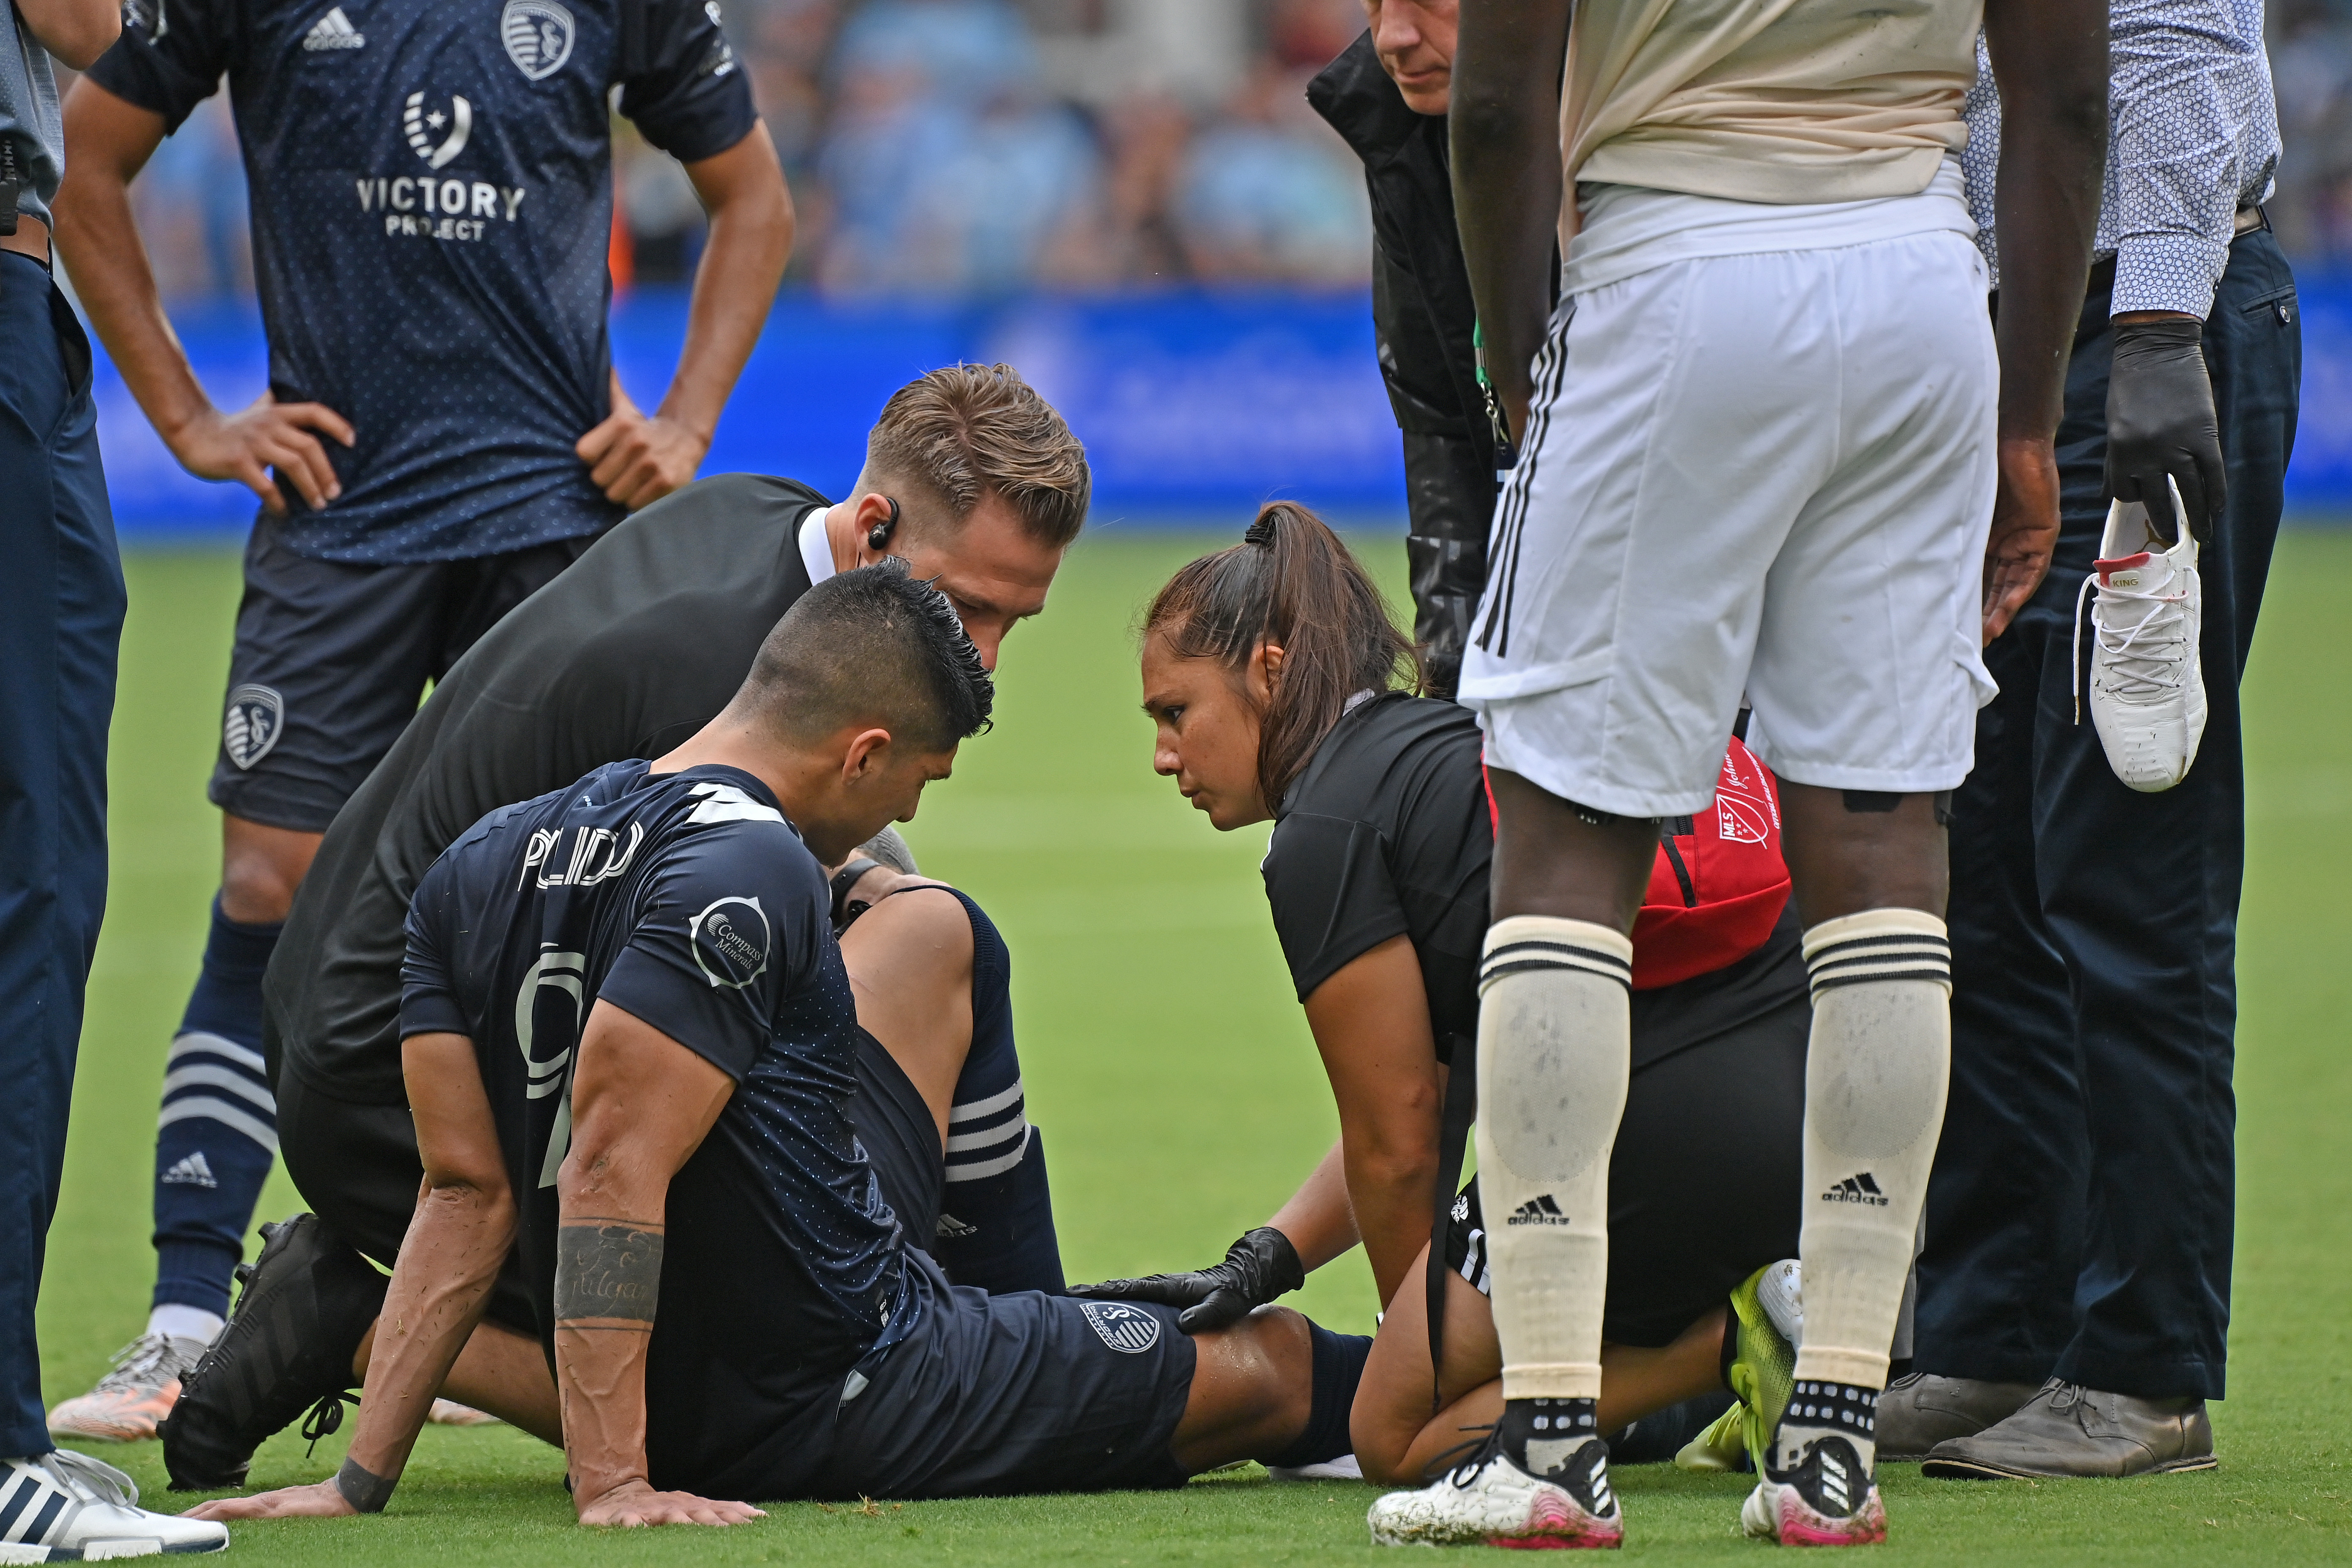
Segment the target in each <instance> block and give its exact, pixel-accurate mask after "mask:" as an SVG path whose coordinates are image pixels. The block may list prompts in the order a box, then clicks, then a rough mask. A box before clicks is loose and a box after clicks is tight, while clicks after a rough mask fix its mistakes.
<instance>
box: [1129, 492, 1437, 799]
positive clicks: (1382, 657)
mask: <svg viewBox="0 0 2352 1568" xmlns="http://www.w3.org/2000/svg"><path fill="white" fill-rule="evenodd" d="M1143 635H1144V636H1145V637H1147V638H1150V637H1165V638H1167V639H1168V644H1169V647H1170V649H1171V651H1172V652H1173V653H1175V654H1176V656H1177V657H1178V658H1213V659H1216V660H1218V661H1219V662H1220V663H1222V664H1223V665H1224V667H1225V668H1226V669H1227V671H1228V672H1229V673H1231V674H1232V675H1233V676H1234V679H1235V680H1236V681H1238V680H1239V679H1240V678H1241V673H1242V671H1243V670H1244V668H1246V667H1247V666H1248V664H1249V661H1250V656H1251V655H1252V654H1253V653H1255V651H1256V649H1257V647H1258V645H1259V644H1261V643H1272V644H1274V645H1275V646H1276V647H1280V648H1281V649H1282V655H1283V658H1282V668H1281V672H1280V674H1279V675H1278V676H1276V679H1275V680H1274V682H1273V689H1272V690H1271V691H1270V692H1269V694H1268V696H1267V699H1266V703H1265V711H1264V712H1263V713H1262V714H1261V715H1260V716H1259V721H1260V729H1259V733H1258V747H1257V784H1258V794H1259V795H1260V797H1261V798H1263V799H1264V800H1265V804H1266V806H1267V809H1269V810H1273V809H1276V808H1277V807H1279V806H1280V805H1281V803H1282V797H1283V795H1284V793H1285V792H1286V791H1287V790H1288V789H1289V788H1290V784H1291V781H1292V780H1293V779H1296V778H1297V776H1298V774H1299V771H1300V770H1301V769H1303V768H1304V767H1306V766H1307V759H1308V758H1309V757H1312V756H1313V755H1314V754H1315V748H1316V747H1317V746H1318V745H1320V744H1321V743H1322V741H1323V737H1324V736H1325V735H1326V734H1328V732H1329V731H1330V729H1331V726H1332V725H1334V724H1336V723H1338V722H1339V716H1340V715H1341V714H1342V713H1344V712H1346V711H1347V708H1348V699H1349V698H1350V697H1353V696H1354V695H1355V694H1356V693H1358V692H1359V691H1372V692H1381V691H1391V690H1394V689H1397V688H1399V687H1402V688H1404V689H1408V690H1413V691H1418V690H1420V689H1421V686H1422V673H1421V656H1420V654H1419V653H1418V652H1417V651H1416V650H1415V649H1414V647H1413V646H1412V638H1410V637H1406V636H1405V635H1404V633H1402V631H1399V630H1398V629H1397V625H1396V622H1395V621H1394V620H1392V619H1391V617H1390V616H1389V607H1388V604H1387V602H1386V601H1385V600H1383V599H1382V598H1381V591H1380V589H1379V588H1378V587H1377V586H1375V585H1374V584H1373V583H1372V579H1371V576H1370V574H1368V573H1367V572H1365V570H1364V568H1363V566H1362V564H1361V563H1360V562H1358V561H1357V559H1356V558H1355V556H1354V555H1352V554H1350V553H1349V551H1348V547H1347V546H1346V545H1345V544H1343V543H1341V542H1339V535H1338V534H1336V533H1334V532H1332V531H1331V530H1330V527H1329V525H1328V524H1327V523H1325V522H1324V521H1323V520H1322V519H1321V518H1319V517H1317V516H1316V515H1315V514H1314V513H1313V512H1311V511H1308V510H1307V509H1306V508H1305V507H1303V506H1293V505H1291V504H1290V503H1289V502H1287V501H1273V502H1270V503H1268V504H1267V505H1265V506H1263V507H1260V508H1259V509H1258V514H1257V518H1256V521H1253V522H1252V523H1251V524H1250V525H1249V531H1248V532H1246V533H1244V535H1243V536H1242V542H1240V543H1239V544H1236V545H1234V546H1233V547H1232V548H1230V549H1226V550H1220V551H1218V552H1216V553H1215V554H1213V555H1203V556H1202V557H1201V558H1200V559H1199V560H1198V561H1194V562H1192V563H1190V564H1189V565H1187V566H1185V567H1183V568H1182V569H1181V570H1180V571H1179V572H1178V573H1177V574H1176V575H1175V576H1173V577H1171V578H1170V579H1169V580H1168V585H1167V586H1166V587H1164V588H1162V589H1160V592H1159V594H1158V595H1156V596H1154V597H1153V599H1152V601H1151V607H1150V609H1149V610H1147V611H1146V612H1144V617H1143Z"/></svg>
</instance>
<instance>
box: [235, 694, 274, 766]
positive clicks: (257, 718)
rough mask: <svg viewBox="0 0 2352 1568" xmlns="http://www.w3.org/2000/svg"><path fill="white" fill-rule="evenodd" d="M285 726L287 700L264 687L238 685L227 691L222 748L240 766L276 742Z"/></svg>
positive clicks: (265, 752) (258, 757) (255, 759)
mask: <svg viewBox="0 0 2352 1568" xmlns="http://www.w3.org/2000/svg"><path fill="white" fill-rule="evenodd" d="M285 727H286V699H284V698H283V697H280V696H278V693H277V692H275V691H272V690H271V689H269V688H268V687H267V686H240V687H237V688H236V689H235V690H233V691H231V692H230V693H229V694H228V713H227V715H226V717H225V718H224V719H223V720H222V721H221V750H222V751H224V752H227V753H228V760H229V761H230V762H232V763H236V765H237V766H238V767H240V768H249V767H251V766H253V764H254V763H257V762H259V761H261V759H262V758H264V757H266V756H268V754H269V748H270V747H272V746H274V745H276V744H278V731H281V730H283V729H284V728H285Z"/></svg>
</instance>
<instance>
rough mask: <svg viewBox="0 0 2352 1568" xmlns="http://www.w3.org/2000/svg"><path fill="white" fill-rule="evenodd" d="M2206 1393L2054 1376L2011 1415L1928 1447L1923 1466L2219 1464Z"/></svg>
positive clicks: (1981, 1472) (1977, 1473) (2133, 1469)
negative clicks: (2116, 1386)
mask: <svg viewBox="0 0 2352 1568" xmlns="http://www.w3.org/2000/svg"><path fill="white" fill-rule="evenodd" d="M2214 1463H2215V1461H2214V1458H2213V1423H2212V1422H2211V1421H2210V1420H2209V1419H2208V1418H2207V1417H2206V1415H2205V1402H2204V1401H2203V1400H2201V1399H2135V1398H2133V1397H2131V1396H2130V1395H2129V1394H2107V1393H2105V1392H2102V1391H2101V1390H2099V1389H2095V1388H2084V1386H2083V1385H2082V1384H2078V1383H2061V1382H2059V1381H2058V1380H2057V1379H2056V1378H2054V1377H2053V1378H2052V1379H2051V1380H2050V1381H2049V1382H2048V1383H2045V1384H2042V1391H2041V1392H2040V1393H2038V1394H2035V1395H2034V1396H2033V1397H2032V1398H2031V1399H2029V1400H2027V1401H2026V1402H2025V1405H2024V1406H2023V1407H2022V1408H2021V1409H2020V1410H2019V1411H2018V1412H2017V1413H2016V1414H2015V1415H2011V1416H2010V1417H2009V1418H2008V1419H2007V1420H2004V1421H2001V1422H2000V1423H1999V1424H1997V1425H1995V1426H1988V1427H1986V1428H1985V1429H1984V1430H1983V1431H1982V1432H1979V1433H1978V1434H1977V1435H1976V1436H1973V1437H1954V1438H1952V1439H1950V1440H1949V1441H1948V1442H1943V1443H1938V1444H1937V1445H1936V1447H1934V1448H1933V1449H1932V1450H1930V1451H1929V1453H1928V1455H1927V1461H1926V1462H1925V1463H1924V1464H1923V1465H1922V1466H1921V1467H1920V1474H1922V1475H1927V1476H1939V1477H1943V1478H1945V1479H1961V1480H2002V1479H2011V1478H2022V1477H2026V1476H2035V1477H2042V1476H2047V1477H2053V1478H2063V1477H2068V1476H2146V1475H2156V1474H2160V1473H2162V1472H2164V1471H2167V1470H2210V1469H2211V1468H2213V1465H2214Z"/></svg>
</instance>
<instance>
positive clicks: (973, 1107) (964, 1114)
mask: <svg viewBox="0 0 2352 1568" xmlns="http://www.w3.org/2000/svg"><path fill="white" fill-rule="evenodd" d="M1020 1099H1021V1080H1020V1079H1017V1078H1016V1079H1013V1087H1012V1088H1011V1089H1006V1090H1004V1091H1003V1093H1001V1094H992V1095H990V1096H989V1097H988V1098H987V1099H986V1100H968V1101H966V1102H965V1103H964V1104H962V1105H958V1106H954V1107H952V1108H950V1110H949V1111H948V1121H950V1123H953V1122H957V1121H980V1120H982V1118H984V1117H990V1116H993V1115H995V1114H996V1113H997V1112H998V1111H1000V1110H1003V1109H1005V1107H1007V1106H1009V1105H1012V1104H1014V1103H1015V1102H1017V1101H1018V1100H1020Z"/></svg>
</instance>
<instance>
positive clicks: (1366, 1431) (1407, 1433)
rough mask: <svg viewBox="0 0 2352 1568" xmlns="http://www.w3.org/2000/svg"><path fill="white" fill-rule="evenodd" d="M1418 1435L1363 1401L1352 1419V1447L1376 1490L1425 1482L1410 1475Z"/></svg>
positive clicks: (1366, 1477)
mask: <svg viewBox="0 0 2352 1568" xmlns="http://www.w3.org/2000/svg"><path fill="white" fill-rule="evenodd" d="M1414 1436H1415V1434H1414V1432H1413V1431H1412V1429H1411V1428H1409V1427H1406V1426H1401V1425H1400V1424H1399V1423H1397V1422H1396V1421H1394V1420H1391V1418H1390V1417H1389V1414H1388V1412H1386V1411H1384V1410H1383V1411H1374V1410H1372V1409H1370V1407H1369V1405H1368V1403H1367V1402H1366V1401H1364V1400H1361V1399H1359V1400H1358V1401H1357V1402H1356V1408H1355V1410H1354V1411H1353V1412H1352V1413H1351V1414H1350V1415H1349V1418H1348V1443H1349V1447H1350V1448H1351V1449H1352V1450H1353V1451H1354V1453H1355V1456H1356V1463H1357V1465H1358V1466H1359V1467H1360V1468H1361V1469H1362V1470H1363V1472H1364V1479H1366V1480H1368V1481H1370V1482H1372V1483H1373V1484H1374V1485H1376V1486H1383V1487H1396V1486H1412V1485H1416V1484H1418V1483H1419V1481H1420V1480H1421V1478H1420V1477H1419V1476H1417V1475H1409V1474H1407V1473H1406V1471H1407V1470H1408V1469H1409V1468H1410V1467H1409V1466H1407V1464H1406V1463H1405V1460H1406V1458H1407V1457H1408V1456H1409V1455H1410V1454H1411V1453H1412V1439H1413V1437H1414Z"/></svg>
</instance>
